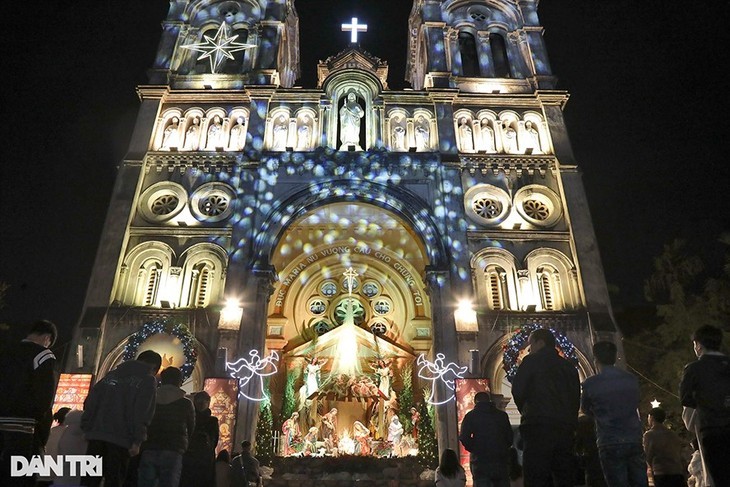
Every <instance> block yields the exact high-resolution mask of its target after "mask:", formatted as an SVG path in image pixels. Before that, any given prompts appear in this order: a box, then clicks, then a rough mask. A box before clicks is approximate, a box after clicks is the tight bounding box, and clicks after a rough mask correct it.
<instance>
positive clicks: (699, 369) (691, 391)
mask: <svg viewBox="0 0 730 487" xmlns="http://www.w3.org/2000/svg"><path fill="white" fill-rule="evenodd" d="M692 344H693V346H694V351H695V355H697V360H695V361H694V362H691V363H689V364H687V365H686V366H685V368H684V374H683V376H682V381H681V383H680V384H679V398H680V400H681V402H682V406H686V407H688V408H694V409H696V411H697V421H698V425H697V430H698V440H699V442H700V443H701V444H702V454H703V458H704V461H705V465H706V466H707V470H708V473H709V474H710V476H711V477H712V479H713V481H714V482H715V484H714V485H730V462H728V461H727V445H729V444H730V357H728V356H727V355H725V354H724V353H722V352H720V346H721V345H722V330H721V329H720V328H717V327H715V326H712V325H704V326H701V327H699V328H698V329H697V330H695V332H694V334H693V335H692Z"/></svg>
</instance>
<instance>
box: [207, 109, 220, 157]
mask: <svg viewBox="0 0 730 487" xmlns="http://www.w3.org/2000/svg"><path fill="white" fill-rule="evenodd" d="M222 135H223V121H222V120H221V117H219V116H218V115H216V116H214V117H213V121H212V122H211V123H210V126H209V127H208V140H207V145H206V147H205V148H206V149H207V150H215V148H216V147H221V146H222V145H223V144H221V136H222Z"/></svg>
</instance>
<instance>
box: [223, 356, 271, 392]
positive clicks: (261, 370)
mask: <svg viewBox="0 0 730 487" xmlns="http://www.w3.org/2000/svg"><path fill="white" fill-rule="evenodd" d="M248 355H249V357H251V358H250V360H247V359H246V358H240V359H238V360H236V361H235V362H226V370H227V371H229V373H230V376H231V377H233V378H234V379H238V395H239V396H243V397H245V398H246V399H248V400H250V401H256V402H261V401H268V400H269V395H268V394H267V393H266V388H265V387H264V377H269V376H271V375H274V374H276V373H277V372H278V371H279V369H278V368H277V367H276V362H278V361H279V355H278V354H277V353H276V352H275V351H274V350H272V351H271V353H269V355H267V356H266V357H264V358H261V356H260V355H259V351H258V350H251V351H250V352H248ZM252 380H258V382H259V390H260V391H261V397H251V396H249V395H247V394H246V393H245V392H244V390H245V388H246V386H247V385H248V383H249V382H251V381H252Z"/></svg>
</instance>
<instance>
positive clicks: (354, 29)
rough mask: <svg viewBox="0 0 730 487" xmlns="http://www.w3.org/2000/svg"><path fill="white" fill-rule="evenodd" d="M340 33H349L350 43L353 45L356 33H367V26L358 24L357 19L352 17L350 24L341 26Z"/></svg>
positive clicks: (355, 40)
mask: <svg viewBox="0 0 730 487" xmlns="http://www.w3.org/2000/svg"><path fill="white" fill-rule="evenodd" d="M342 31H343V32H348V31H349V32H350V42H352V43H353V44H355V43H356V42H357V33H358V32H367V31H368V24H358V23H357V17H353V18H352V22H351V23H349V24H342Z"/></svg>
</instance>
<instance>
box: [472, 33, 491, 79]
mask: <svg viewBox="0 0 730 487" xmlns="http://www.w3.org/2000/svg"><path fill="white" fill-rule="evenodd" d="M476 43H477V54H478V55H479V71H480V72H481V74H482V77H483V78H493V77H494V66H493V64H492V46H491V44H490V43H489V32H487V31H484V30H480V31H479V32H477V38H476Z"/></svg>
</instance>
